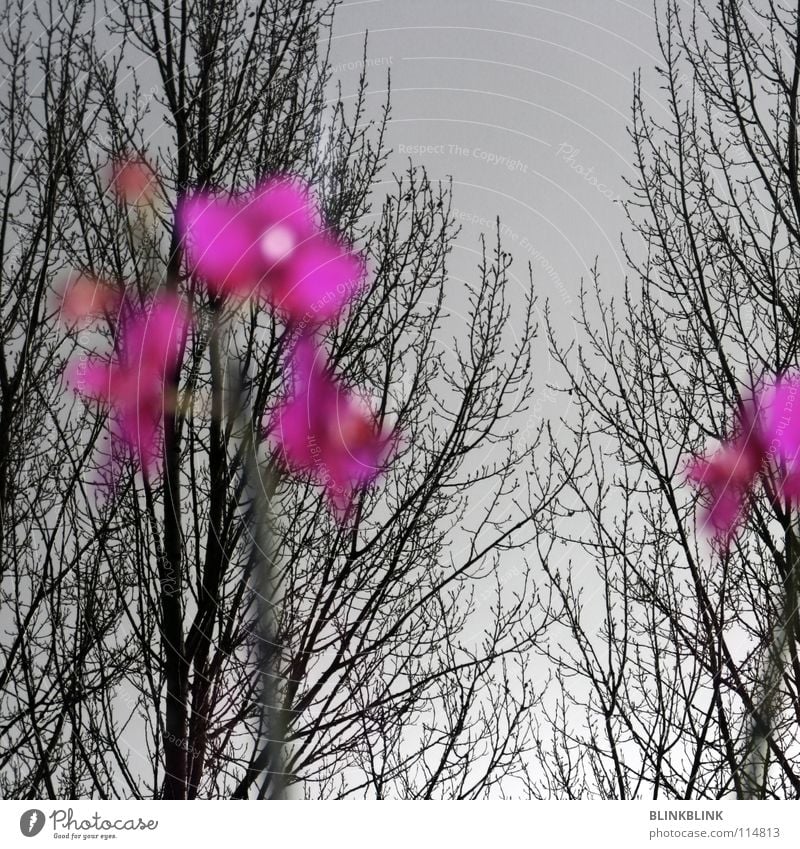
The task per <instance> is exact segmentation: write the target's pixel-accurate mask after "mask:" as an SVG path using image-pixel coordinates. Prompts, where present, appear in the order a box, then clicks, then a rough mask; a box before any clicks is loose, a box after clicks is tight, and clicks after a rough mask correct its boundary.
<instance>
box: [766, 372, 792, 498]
mask: <svg viewBox="0 0 800 849" xmlns="http://www.w3.org/2000/svg"><path fill="white" fill-rule="evenodd" d="M758 407H759V413H760V416H761V422H762V424H761V427H762V437H761V439H762V442H763V444H764V452H765V455H766V458H767V459H772V460H773V461H774V464H775V467H776V468H775V471H776V473H777V475H778V487H779V489H780V491H781V493H782V494H783V495H784V497H786V498H790V499H798V498H800V375H796V374H795V375H784V376H783V377H781V378H779V379H778V380H777V381H776V382H775V383H774V384H773V385H772V386H769V387H766V388H765V389H763V390H762V391H761V392H760V393H759V395H758Z"/></svg>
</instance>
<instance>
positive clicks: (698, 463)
mask: <svg viewBox="0 0 800 849" xmlns="http://www.w3.org/2000/svg"><path fill="white" fill-rule="evenodd" d="M761 459H762V458H761V451H760V446H759V445H758V441H757V440H755V439H748V438H747V437H742V438H740V439H736V440H733V441H732V442H730V443H728V444H724V445H723V446H722V447H721V448H720V450H719V451H717V453H716V454H714V455H713V456H712V457H711V458H710V459H704V458H696V459H695V460H693V461H692V462H691V463H690V465H689V469H688V472H687V476H688V478H689V480H691V481H692V482H694V483H697V484H699V485H700V486H702V487H704V488H705V489H706V490H707V492H708V495H709V497H710V503H709V505H708V507H707V508H706V512H705V516H704V518H703V522H704V524H707V525H710V526H711V527H712V528H713V529H714V531H715V532H717V533H719V534H720V535H722V536H723V537H730V536H731V535H732V534H733V533H734V531H735V530H736V527H737V525H738V524H739V522H740V521H741V519H742V518H743V512H744V505H745V501H746V498H747V493H748V491H749V489H750V487H751V485H752V484H753V481H754V480H755V477H756V475H757V474H758V471H759V469H760V468H761Z"/></svg>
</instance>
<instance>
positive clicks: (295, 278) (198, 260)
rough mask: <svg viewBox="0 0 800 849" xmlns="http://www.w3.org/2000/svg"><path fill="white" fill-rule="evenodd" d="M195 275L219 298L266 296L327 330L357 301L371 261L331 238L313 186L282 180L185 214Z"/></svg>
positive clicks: (207, 200)
mask: <svg viewBox="0 0 800 849" xmlns="http://www.w3.org/2000/svg"><path fill="white" fill-rule="evenodd" d="M178 225H179V227H180V230H181V233H182V235H183V236H184V237H185V238H186V242H187V244H186V251H187V256H188V260H189V265H190V268H191V269H192V271H193V272H195V273H196V274H198V275H199V276H200V277H202V278H203V279H204V280H205V281H206V285H207V286H208V289H209V291H210V292H212V293H213V294H217V295H237V296H240V297H250V296H251V295H258V296H260V297H263V298H265V299H266V300H268V301H269V302H270V303H271V304H273V306H275V307H277V308H279V309H282V310H284V311H285V312H286V313H287V314H288V315H289V317H290V318H292V319H294V320H297V321H305V322H322V321H327V320H328V319H330V318H333V317H335V316H336V315H338V313H339V312H340V311H341V310H342V307H344V305H345V304H346V303H347V302H348V301H349V300H350V299H351V298H352V297H353V296H354V295H355V294H356V293H357V291H358V288H359V286H360V285H361V283H362V281H363V278H364V275H365V266H364V261H363V259H362V258H361V257H360V256H359V255H358V254H357V253H355V252H353V251H352V250H350V249H349V248H348V247H346V246H345V245H343V244H342V243H341V242H339V241H338V240H336V239H335V238H333V237H332V236H330V235H329V234H327V233H326V232H325V229H324V227H323V224H322V221H321V219H320V215H319V211H318V209H317V207H316V204H315V202H314V200H313V197H312V195H311V191H310V189H309V187H308V186H306V185H305V184H302V183H299V182H297V181H292V180H291V179H289V178H287V177H275V178H272V179H270V180H267V181H265V182H264V183H262V184H261V185H259V186H258V187H257V188H256V190H255V192H253V193H252V194H251V195H249V196H243V197H238V198H227V197H220V196H218V195H213V194H203V193H201V194H197V195H194V196H192V197H188V198H185V199H184V200H183V202H182V204H181V206H180V211H179V219H178Z"/></svg>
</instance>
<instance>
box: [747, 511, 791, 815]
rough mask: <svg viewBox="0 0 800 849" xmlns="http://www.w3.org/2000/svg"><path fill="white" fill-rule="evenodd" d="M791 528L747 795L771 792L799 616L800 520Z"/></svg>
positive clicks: (755, 720) (751, 752) (754, 734)
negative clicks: (773, 745)
mask: <svg viewBox="0 0 800 849" xmlns="http://www.w3.org/2000/svg"><path fill="white" fill-rule="evenodd" d="M794 524H795V527H794V528H790V530H789V531H788V532H787V535H786V539H787V545H786V553H787V557H786V564H787V570H788V571H787V575H786V579H785V581H784V594H783V607H782V610H781V613H780V616H779V617H778V619H777V621H776V622H775V623H774V625H773V627H772V637H771V640H770V644H769V646H768V648H767V652H766V656H765V658H764V672H763V675H761V676H759V677H760V679H761V681H762V682H763V690H762V692H761V695H760V698H759V701H758V704H757V707H756V709H755V710H754V711H753V716H752V727H751V731H750V739H749V742H748V746H747V750H746V753H745V757H744V763H743V767H742V796H743V798H745V799H763V798H765V796H766V792H767V776H768V771H769V738H770V735H771V734H772V730H773V725H774V722H775V717H776V715H777V709H778V696H779V689H780V684H781V679H782V678H783V672H784V662H785V659H786V652H787V648H788V643H789V634H790V633H791V632H792V629H793V627H794V622H795V617H796V616H797V585H798V573H800V562H799V561H800V548H799V545H800V541H799V539H798V531H800V521H796V522H795V523H794Z"/></svg>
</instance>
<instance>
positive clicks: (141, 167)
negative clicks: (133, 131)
mask: <svg viewBox="0 0 800 849" xmlns="http://www.w3.org/2000/svg"><path fill="white" fill-rule="evenodd" d="M111 187H112V188H113V189H114V191H115V192H116V193H117V195H118V196H119V197H120V198H122V200H124V201H125V202H126V203H129V204H132V205H134V206H139V205H141V206H146V205H147V204H149V203H151V201H152V200H153V198H154V197H155V193H156V189H157V182H156V175H155V172H154V171H153V169H152V167H151V166H150V165H149V163H147V162H146V161H145V160H144V159H142V158H141V157H137V156H133V157H130V158H128V159H118V160H117V161H116V162H114V164H113V165H112V167H111Z"/></svg>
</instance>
